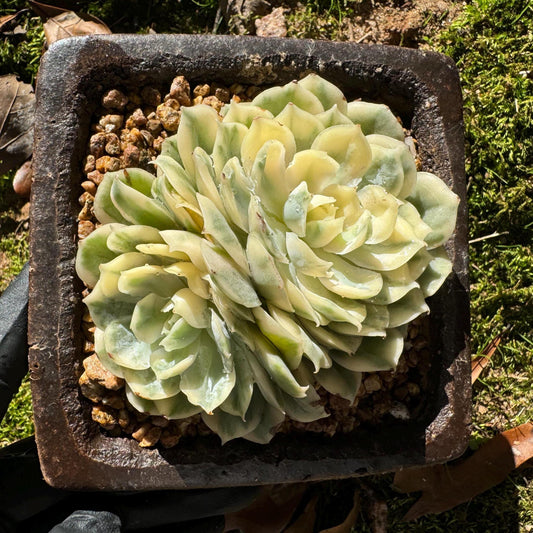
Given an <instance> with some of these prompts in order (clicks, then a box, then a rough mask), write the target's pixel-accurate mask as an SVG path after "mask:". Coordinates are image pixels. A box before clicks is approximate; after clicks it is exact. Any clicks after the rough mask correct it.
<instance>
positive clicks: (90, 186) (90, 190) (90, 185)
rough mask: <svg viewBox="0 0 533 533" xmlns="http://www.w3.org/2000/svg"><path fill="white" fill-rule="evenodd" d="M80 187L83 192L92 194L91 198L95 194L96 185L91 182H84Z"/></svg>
mask: <svg viewBox="0 0 533 533" xmlns="http://www.w3.org/2000/svg"><path fill="white" fill-rule="evenodd" d="M81 186H82V188H83V190H84V191H86V192H88V193H89V194H92V195H93V196H94V195H95V194H96V184H95V183H94V182H93V181H89V180H88V181H84V182H83V183H82V184H81Z"/></svg>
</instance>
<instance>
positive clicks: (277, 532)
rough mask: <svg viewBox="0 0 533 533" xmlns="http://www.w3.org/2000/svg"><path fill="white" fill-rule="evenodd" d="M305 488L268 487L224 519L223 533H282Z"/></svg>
mask: <svg viewBox="0 0 533 533" xmlns="http://www.w3.org/2000/svg"><path fill="white" fill-rule="evenodd" d="M306 488H307V486H306V485H305V484H303V483H295V484H291V485H267V486H266V487H263V489H261V492H260V493H259V495H258V496H257V498H256V499H255V500H254V501H253V502H252V503H251V504H250V505H249V506H248V507H245V508H244V509H241V510H240V511H236V512H234V513H227V514H226V515H225V527H224V533H226V532H229V531H234V530H240V531H241V532H242V533H281V532H282V531H283V529H284V528H285V527H287V524H288V523H289V521H290V519H291V517H292V515H293V514H294V511H295V510H296V508H297V507H298V505H299V503H300V501H301V500H302V497H303V495H304V492H305V491H306Z"/></svg>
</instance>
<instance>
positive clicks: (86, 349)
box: [83, 341, 94, 353]
mask: <svg viewBox="0 0 533 533" xmlns="http://www.w3.org/2000/svg"><path fill="white" fill-rule="evenodd" d="M92 352H94V344H93V343H92V342H89V341H85V343H84V344H83V353H92Z"/></svg>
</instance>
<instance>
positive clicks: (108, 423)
mask: <svg viewBox="0 0 533 533" xmlns="http://www.w3.org/2000/svg"><path fill="white" fill-rule="evenodd" d="M91 415H92V419H93V420H94V421H95V422H98V423H99V424H100V425H101V426H102V427H103V428H104V429H108V430H109V429H113V428H114V427H115V426H116V425H117V424H118V418H117V416H116V414H115V412H114V409H111V408H109V407H105V406H103V405H95V406H94V407H93V409H92V413H91Z"/></svg>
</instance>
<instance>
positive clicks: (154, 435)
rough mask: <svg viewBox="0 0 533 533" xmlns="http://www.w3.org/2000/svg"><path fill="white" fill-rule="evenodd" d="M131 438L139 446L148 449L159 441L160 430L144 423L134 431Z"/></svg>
mask: <svg viewBox="0 0 533 533" xmlns="http://www.w3.org/2000/svg"><path fill="white" fill-rule="evenodd" d="M131 436H132V437H133V438H134V439H135V440H136V441H137V442H138V443H139V446H141V447H142V448H149V447H151V446H155V445H156V444H157V442H158V441H159V437H161V428H159V427H157V426H152V424H150V423H149V422H146V423H145V424H143V425H142V426H141V427H140V428H139V429H138V430H137V431H134V432H133V433H132V434H131Z"/></svg>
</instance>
